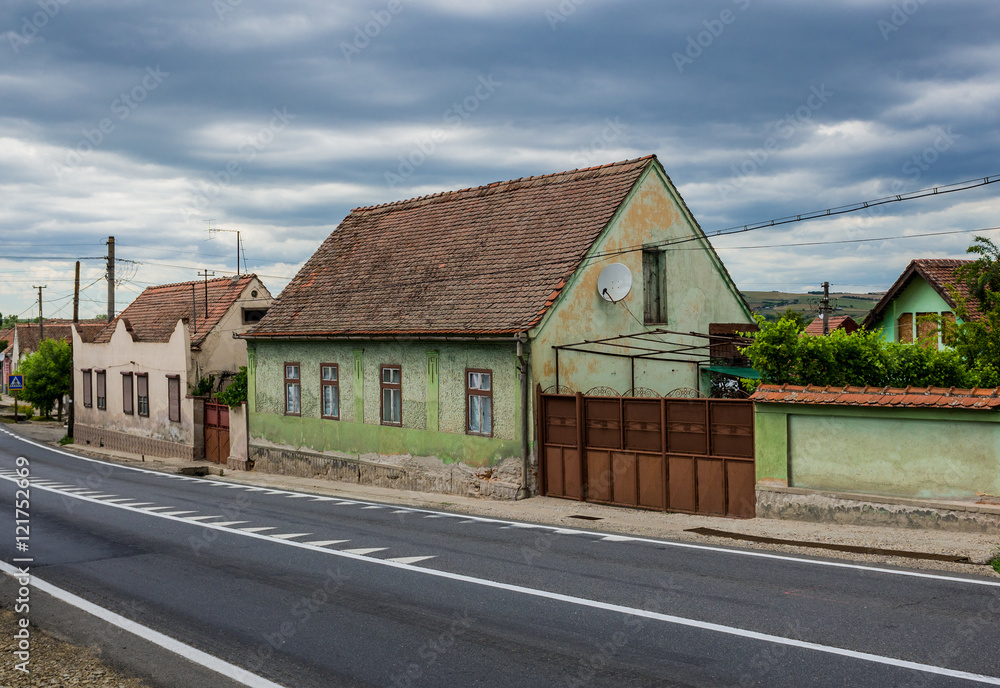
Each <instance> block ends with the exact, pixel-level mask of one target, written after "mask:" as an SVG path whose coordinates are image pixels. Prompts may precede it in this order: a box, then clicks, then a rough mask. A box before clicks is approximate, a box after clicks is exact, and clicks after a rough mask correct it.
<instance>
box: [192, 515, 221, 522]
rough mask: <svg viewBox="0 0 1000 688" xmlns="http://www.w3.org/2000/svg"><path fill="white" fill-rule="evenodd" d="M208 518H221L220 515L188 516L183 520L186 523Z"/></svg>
mask: <svg viewBox="0 0 1000 688" xmlns="http://www.w3.org/2000/svg"><path fill="white" fill-rule="evenodd" d="M210 518H222V516H221V515H219V514H216V515H215V516H188V517H187V518H186V519H185V520H187V521H205V520H208V519H210Z"/></svg>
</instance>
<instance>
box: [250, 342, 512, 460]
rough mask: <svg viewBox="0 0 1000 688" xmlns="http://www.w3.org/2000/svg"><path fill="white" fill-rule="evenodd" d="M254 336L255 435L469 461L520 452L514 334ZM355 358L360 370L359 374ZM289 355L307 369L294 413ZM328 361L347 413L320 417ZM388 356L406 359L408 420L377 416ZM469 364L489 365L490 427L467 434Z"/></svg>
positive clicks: (328, 447) (391, 361)
mask: <svg viewBox="0 0 1000 688" xmlns="http://www.w3.org/2000/svg"><path fill="white" fill-rule="evenodd" d="M251 344H252V348H253V352H252V355H251V361H252V365H253V368H254V373H255V374H254V376H253V377H254V381H255V384H254V386H253V402H254V403H253V408H252V409H251V418H250V433H251V442H253V441H254V440H255V439H258V440H265V441H268V442H273V443H275V444H279V445H284V446H290V447H294V448H307V449H310V450H313V451H320V452H322V451H333V452H346V453H358V454H364V453H377V454H412V455H414V456H437V457H439V458H440V459H442V460H444V461H446V462H449V461H462V462H464V463H467V464H469V465H473V466H476V465H488V464H493V463H495V462H497V461H500V460H502V459H503V458H506V457H510V456H520V453H521V445H520V426H519V423H520V413H519V407H520V386H519V381H518V379H517V370H516V365H515V364H516V358H515V355H514V354H515V345H514V342H513V341H511V342H510V343H509V344H508V343H493V342H475V341H470V342H398V341H386V342H381V341H365V342H358V341H345V342H337V341H327V342H308V341H267V340H264V341H257V342H252V343H251ZM358 358H360V362H361V375H360V376H356V375H355V361H356V360H357V359H358ZM289 362H291V363H298V364H299V366H300V370H301V371H302V373H301V374H302V379H301V381H300V383H301V386H302V393H301V398H302V401H301V408H302V413H301V416H298V417H296V416H286V415H285V397H284V385H285V381H284V365H285V364H286V363H289ZM330 363H335V364H337V365H338V366H339V380H340V410H341V420H327V419H323V418H321V417H320V416H321V413H320V409H321V407H320V366H321V365H322V364H330ZM383 365H398V366H400V367H401V369H402V414H401V415H402V428H399V427H389V426H383V425H381V385H380V380H381V366H383ZM470 368H473V369H480V370H490V371H491V372H492V374H493V377H492V386H493V437H478V436H472V435H467V434H466V413H467V409H466V387H465V382H466V378H465V373H466V369H470ZM359 382H360V384H359ZM356 400H359V402H360V403H358V404H356V403H355V401H356ZM359 410H361V413H360V414H359V413H358V411H359Z"/></svg>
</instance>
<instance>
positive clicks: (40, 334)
mask: <svg viewBox="0 0 1000 688" xmlns="http://www.w3.org/2000/svg"><path fill="white" fill-rule="evenodd" d="M47 286H48V285H43V286H41V287H36V286H34V285H32V286H31V288H32V289H37V290H38V348H39V349H41V348H42V342H44V341H45V332H44V330H43V329H42V328H43V321H42V289H45V288H46V287H47Z"/></svg>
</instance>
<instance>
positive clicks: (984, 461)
mask: <svg viewBox="0 0 1000 688" xmlns="http://www.w3.org/2000/svg"><path fill="white" fill-rule="evenodd" d="M755 433H756V435H755V441H756V449H757V483H758V484H759V485H762V486H768V485H771V486H773V485H788V486H789V487H801V488H807V489H816V490H830V491H836V492H855V493H867V494H878V495H888V496H896V497H911V498H923V499H969V498H974V497H975V496H976V494H977V493H986V494H992V495H1000V415H998V414H996V413H994V412H992V411H983V410H961V409H940V410H931V409H891V408H890V409H884V408H876V407H838V406H832V405H827V404H824V405H821V406H820V405H817V406H808V405H805V404H768V403H757V404H756V421H755Z"/></svg>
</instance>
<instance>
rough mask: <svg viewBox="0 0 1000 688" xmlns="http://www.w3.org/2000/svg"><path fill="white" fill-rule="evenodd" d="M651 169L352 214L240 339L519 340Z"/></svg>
mask: <svg viewBox="0 0 1000 688" xmlns="http://www.w3.org/2000/svg"><path fill="white" fill-rule="evenodd" d="M651 165H657V166H658V165H659V163H658V162H657V160H656V157H655V156H648V157H644V158H639V159H637V160H629V161H625V162H618V163H613V164H609V165H603V166H601V167H591V168H588V169H584V170H572V171H570V172H560V173H558V174H549V175H545V176H540V177H526V178H523V179H515V180H513V181H508V182H497V183H494V184H489V185H487V186H481V187H478V188H473V189H463V190H461V191H450V192H446V193H438V194H434V195H432V196H424V197H422V198H415V199H411V200H407V201H399V202H396V203H388V204H385V205H378V206H370V207H364V208H355V209H354V210H352V211H351V213H350V215H348V216H347V218H345V219H344V221H343V222H341V223H340V226H338V227H337V229H336V230H335V231H334V232H333V233H332V234H331V235H330V236H329V237H328V238H327V239H326V241H324V242H323V244H322V245H321V246H320V247H319V249H318V250H317V251H316V253H315V254H314V255H313V256H312V257H311V258H310V259H309V260H308V261H307V262H306V264H305V265H304V266H303V267H302V269H301V270H300V271H299V273H298V274H297V275H296V276H295V278H294V279H293V280H292V281H291V282H290V283H289V285H288V286H287V287H286V288H285V290H284V291H283V292H282V293H281V295H280V296H279V297H278V299H277V300H276V301H275V302H274V304H273V305H272V306H271V309H270V310H269V311H268V313H267V315H266V316H265V317H264V318H263V319H262V320H261V321H260V322H259V323H258V324H257V325H256V326H255V327H254V328H253V329H252V330H251V331H250V333H249V334H248V337H249V338H253V337H282V336H324V335H326V336H331V335H332V336H335V335H364V336H369V335H377V334H401V335H418V334H422V335H440V334H507V333H514V332H519V331H523V330H527V329H529V328H531V327H533V326H534V325H536V324H537V323H538V322H539V321H540V320H541V318H542V316H543V315H544V314H545V312H546V311H547V310H548V308H549V307H550V306H551V305H552V304H553V303H554V302H555V300H556V299H557V298H558V297H559V294H560V293H561V291H562V289H563V288H564V287H565V286H566V282H567V280H568V279H569V277H570V275H572V274H573V272H574V271H575V270H576V269H577V267H578V266H579V265H580V261H581V259H582V258H583V257H584V255H585V254H586V253H587V251H588V250H589V249H590V247H591V246H592V245H593V243H594V241H595V240H596V239H597V237H598V236H599V235H600V233H601V231H602V230H603V229H604V228H605V227H606V226H607V224H608V222H609V221H610V220H611V218H612V217H613V216H614V213H615V211H616V210H617V209H618V208H619V206H620V205H621V204H622V202H623V201H624V200H625V198H626V196H627V195H628V193H629V191H631V189H632V188H633V186H634V185H635V183H636V182H637V181H638V179H639V177H640V176H641V175H642V174H643V172H645V171H646V170H647V169H648V168H649V167H650V166H651ZM660 169H661V170H662V168H660Z"/></svg>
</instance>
